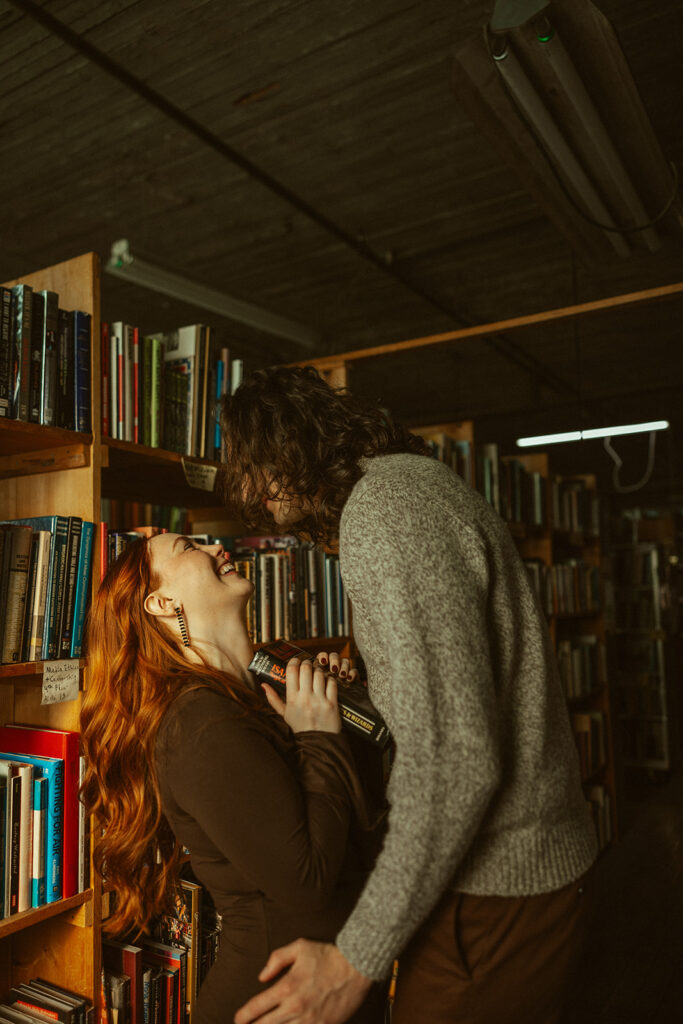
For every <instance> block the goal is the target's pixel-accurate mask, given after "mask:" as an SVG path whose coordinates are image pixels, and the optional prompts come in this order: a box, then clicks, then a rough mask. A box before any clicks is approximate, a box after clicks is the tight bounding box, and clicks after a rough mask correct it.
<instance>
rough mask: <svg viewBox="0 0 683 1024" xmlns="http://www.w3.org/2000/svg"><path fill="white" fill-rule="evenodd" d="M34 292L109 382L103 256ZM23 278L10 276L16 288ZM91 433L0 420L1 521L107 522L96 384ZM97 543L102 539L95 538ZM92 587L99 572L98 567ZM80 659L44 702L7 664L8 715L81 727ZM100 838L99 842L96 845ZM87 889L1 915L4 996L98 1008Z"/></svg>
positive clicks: (37, 667) (3, 692)
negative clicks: (58, 998)
mask: <svg viewBox="0 0 683 1024" xmlns="http://www.w3.org/2000/svg"><path fill="white" fill-rule="evenodd" d="M20 280H21V282H22V283H25V284H30V285H31V286H32V287H33V288H34V289H35V290H40V289H45V288H47V289H50V290H52V291H56V292H57V293H58V294H59V297H60V303H61V305H62V307H63V308H65V309H80V310H82V311H83V312H85V313H89V314H90V315H91V317H92V343H91V367H92V379H93V380H94V381H98V380H99V379H100V364H99V345H98V343H97V339H98V338H99V296H100V286H99V262H98V258H97V256H96V255H95V254H94V253H87V254H86V255H84V256H79V257H77V258H76V259H73V260H68V261H67V262H65V263H59V264H56V265H55V266H53V267H48V268H46V269H45V270H42V271H38V272H37V273H35V274H28V275H26V276H24V277H22V278H21V279H20ZM17 283H19V281H9V282H6V284H8V285H13V284H17ZM91 405H92V423H93V432H92V433H90V434H84V433H78V432H75V431H69V430H61V429H58V428H56V427H44V426H40V425H38V424H34V423H20V422H17V421H16V420H2V421H0V477H1V478H2V486H0V519H16V518H20V517H24V516H35V515H47V514H53V513H59V514H60V515H65V516H80V517H81V518H83V519H85V520H90V521H91V522H95V523H98V522H99V520H100V494H101V491H100V467H101V445H100V438H99V433H98V430H99V420H100V405H99V392H98V389H97V388H93V389H92V398H91ZM95 543H97V539H95ZM92 585H93V587H94V586H95V583H94V574H93V584H92ZM84 664H85V663H84V662H83V661H82V660H81V661H80V662H79V673H80V690H79V696H78V699H77V700H73V701H68V702H63V703H60V704H45V705H43V704H41V697H42V688H41V683H42V673H43V665H42V663H22V664H18V665H3V666H2V667H0V712H1V713H2V715H3V722H19V723H25V724H31V725H36V726H49V727H53V728H57V729H70V730H78V727H79V715H80V706H81V693H82V688H83V685H84V682H87V673H86V671H85V667H84ZM91 845H92V844H91ZM91 878H92V879H93V885H92V887H91V888H90V889H88V890H86V891H85V892H81V893H78V894H77V895H75V896H72V897H70V898H69V899H65V900H59V901H57V902H55V903H50V904H47V905H45V906H43V907H39V908H36V909H33V910H27V911H25V912H24V913H22V914H16V915H13V916H11V917H9V918H5V919H3V920H2V921H0V998H3V997H4V995H5V994H6V992H7V991H8V990H9V988H11V987H12V986H13V985H16V984H19V983H21V982H25V981H29V980H30V978H32V977H36V976H41V977H43V978H46V979H47V980H49V981H52V982H54V983H55V984H57V985H61V986H63V987H65V988H69V989H71V990H73V991H75V992H79V993H80V994H81V995H83V996H85V997H86V998H87V999H89V1000H91V1001H92V1002H93V1004H94V1005H97V993H98V989H99V978H100V964H101V960H100V941H99V925H100V909H101V896H100V889H99V884H98V881H97V878H96V877H95V875H94V872H92V871H91Z"/></svg>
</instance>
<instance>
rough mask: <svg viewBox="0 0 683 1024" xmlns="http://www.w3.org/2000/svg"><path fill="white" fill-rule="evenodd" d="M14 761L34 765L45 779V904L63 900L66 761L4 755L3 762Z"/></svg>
mask: <svg viewBox="0 0 683 1024" xmlns="http://www.w3.org/2000/svg"><path fill="white" fill-rule="evenodd" d="M3 758H4V759H10V760H12V761H19V762H20V763H21V764H30V765H33V767H34V769H35V775H36V778H38V779H41V778H44V779H45V780H46V784H47V792H46V794H45V829H44V836H45V872H46V885H45V899H44V901H43V902H45V903H54V902H56V900H61V898H62V828H63V805H64V762H63V761H62V759H61V758H59V757H39V756H38V755H37V754H0V760H2V759H3Z"/></svg>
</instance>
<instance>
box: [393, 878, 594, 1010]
mask: <svg viewBox="0 0 683 1024" xmlns="http://www.w3.org/2000/svg"><path fill="white" fill-rule="evenodd" d="M593 884H594V882H593V873H592V872H591V871H589V872H588V874H586V875H584V877H583V878H580V879H578V880H577V881H576V882H573V883H572V884H571V885H568V886H566V887H565V888H564V889H560V890H558V891H556V892H550V893H544V894H542V895H539V896H527V897H519V898H518V897H504V896H470V895H467V894H466V893H451V892H449V893H447V894H446V895H445V896H443V897H442V899H441V900H440V902H439V903H438V904H437V905H436V907H435V908H434V910H433V911H432V913H431V915H430V916H429V917H428V918H427V920H426V921H425V923H424V924H423V925H422V927H421V928H420V929H419V931H418V932H416V934H415V935H414V936H413V938H412V940H411V941H410V943H409V944H408V946H407V947H406V949H405V951H404V953H403V955H402V956H401V957H400V960H399V969H398V979H397V985H396V1000H395V1003H394V1006H393V1013H392V1024H558V1022H559V1021H560V1020H561V1014H562V1007H563V1004H564V999H565V993H566V992H567V990H568V986H569V985H571V984H572V981H573V979H574V976H575V975H576V973H577V968H578V966H579V964H580V960H581V954H582V949H583V944H584V938H585V936H586V933H587V931H588V927H589V925H590V918H591V910H592V905H593Z"/></svg>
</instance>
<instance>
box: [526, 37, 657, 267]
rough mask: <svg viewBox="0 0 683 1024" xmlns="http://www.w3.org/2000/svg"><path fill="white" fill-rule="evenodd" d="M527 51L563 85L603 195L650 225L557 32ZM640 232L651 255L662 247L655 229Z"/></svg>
mask: <svg viewBox="0 0 683 1024" xmlns="http://www.w3.org/2000/svg"><path fill="white" fill-rule="evenodd" d="M525 52H529V53H530V55H532V59H535V60H536V61H538V60H539V58H540V59H541V61H543V62H544V63H545V65H546V67H547V68H548V69H550V70H551V71H552V73H553V76H554V82H553V83H552V85H553V87H555V88H557V86H559V89H560V90H561V93H562V96H563V97H564V100H565V102H566V103H567V105H568V108H569V110H570V111H571V114H572V115H573V116H572V117H571V124H573V126H574V131H575V133H576V144H577V145H580V146H581V148H582V150H583V153H584V156H585V159H586V161H587V166H588V167H589V169H590V171H591V173H592V174H593V175H594V176H595V179H596V180H597V181H598V183H600V184H602V187H603V190H604V191H603V194H606V195H610V196H613V197H614V198H615V200H616V201H618V202H619V203H620V205H621V206H622V208H623V209H625V210H626V211H628V213H629V214H630V215H631V217H632V218H633V221H632V223H633V225H634V226H635V225H646V224H647V222H648V220H649V216H648V214H647V213H646V211H645V208H644V206H643V204H642V203H641V201H640V199H639V197H638V194H637V192H636V190H635V188H634V187H633V183H632V182H631V179H630V178H629V176H628V174H627V172H626V169H625V167H624V165H623V163H622V161H621V157H620V156H619V154H618V153H617V151H616V149H615V146H614V143H613V142H612V140H611V138H610V137H609V134H608V132H607V129H606V128H605V125H604V122H603V120H602V118H601V117H600V115H599V114H598V112H597V110H596V108H595V104H594V103H593V100H592V99H591V97H590V96H589V94H588V91H587V90H586V87H585V85H584V84H583V82H582V80H581V78H580V76H579V73H578V71H577V69H576V66H575V64H574V63H573V61H572V59H571V57H570V56H569V54H568V53H567V50H566V49H565V47H564V44H563V43H562V40H561V39H560V38H559V36H558V34H557V32H556V31H555V30H554V28H553V27H552V26H549V31H548V32H546V33H545V34H544V35H543V36H537V37H536V39H535V43H534V45H533V46H532V47H525ZM625 229H626V230H627V229H628V225H625ZM636 233H637V234H639V235H640V237H641V238H642V239H643V241H644V243H645V245H646V246H647V248H648V249H649V250H650V251H651V252H655V251H656V250H657V249H659V248H660V247H661V242H660V240H659V237H658V236H657V233H656V231H654V230H653V229H652V228H651V227H643V229H642V230H641V231H638V232H636Z"/></svg>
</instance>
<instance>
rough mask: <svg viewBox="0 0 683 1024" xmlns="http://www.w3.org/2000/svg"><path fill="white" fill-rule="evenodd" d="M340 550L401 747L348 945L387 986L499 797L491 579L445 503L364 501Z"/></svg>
mask: <svg viewBox="0 0 683 1024" xmlns="http://www.w3.org/2000/svg"><path fill="white" fill-rule="evenodd" d="M341 540H342V545H343V550H344V560H345V561H344V571H345V577H344V578H345V584H346V586H347V589H348V592H349V595H350V597H351V600H352V604H353V610H354V624H355V629H356V633H357V636H358V638H359V646H360V649H361V653H363V646H362V643H361V639H362V638H363V637H368V638H369V639H368V650H369V648H370V642H371V644H372V651H373V657H375V658H377V659H378V660H377V668H378V669H379V670H380V671H381V674H382V677H383V678H384V679H385V680H386V683H387V687H386V688H387V696H386V707H385V706H384V704H385V702H384V701H383V704H382V707H381V710H383V711H384V713H385V717H386V719H387V724H388V725H389V727H390V729H391V730H392V733H393V735H394V739H395V741H396V758H395V762H394V766H393V769H392V774H391V778H390V783H389V791H388V796H389V801H390V805H391V807H390V812H389V821H388V832H387V836H386V839H385V842H384V847H383V850H382V852H381V853H380V855H379V857H378V859H377V862H376V864H375V868H374V870H373V872H372V874H371V876H370V878H369V880H368V882H367V884H366V886H365V889H364V890H363V893H362V894H361V897H360V899H359V902H358V903H357V905H356V907H355V909H354V911H353V912H352V914H351V916H350V918H349V919H348V921H347V922H346V924H345V926H344V928H343V929H342V931H341V932H340V933H339V935H338V937H337V945H338V947H339V949H340V950H341V952H342V953H343V954H344V956H345V957H346V958H347V959H348V960H349V962H350V963H351V964H353V966H354V967H356V969H357V970H359V971H360V972H361V973H362V974H364V975H366V976H367V977H369V978H373V979H376V980H378V979H380V978H382V977H384V976H385V975H386V974H387V973H388V971H389V969H390V967H391V963H392V961H393V959H394V958H395V957H396V956H398V954H399V953H400V952H401V950H402V949H403V948H404V946H405V945H406V943H407V942H408V940H409V938H410V937H411V935H412V934H413V933H414V932H415V931H416V929H417V928H418V927H419V925H420V924H421V922H422V921H423V920H424V919H425V918H426V917H427V915H428V914H429V912H430V911H431V909H432V908H433V906H434V905H435V904H436V902H437V900H438V899H439V897H440V896H441V894H442V893H443V892H444V890H445V889H446V887H447V885H448V883H449V881H450V880H451V879H452V878H453V875H454V873H455V870H456V868H457V867H458V865H459V864H460V863H461V861H462V859H463V857H464V856H465V855H466V853H467V850H468V847H469V846H470V844H471V842H472V840H473V838H474V836H475V834H476V832H477V829H478V827H479V825H480V822H481V821H482V818H483V816H484V814H485V812H486V809H487V806H488V804H489V802H490V800H491V798H492V795H493V793H494V792H495V790H496V788H497V786H498V782H499V778H500V755H499V749H498V734H497V722H496V705H495V698H494V682H493V674H492V669H491V663H490V655H489V644H488V642H487V622H486V607H487V591H488V571H489V570H488V565H487V560H486V556H485V550H484V547H483V542H482V541H481V539H480V538H479V537H478V536H477V534H476V533H475V532H474V531H472V530H471V529H470V528H469V527H468V526H466V525H464V524H462V523H459V522H458V521H457V518H456V517H455V516H454V514H453V511H452V510H451V509H450V508H449V507H448V506H447V505H446V504H445V503H439V502H431V503H430V504H429V506H428V507H425V506H424V505H421V506H417V505H409V504H407V505H405V506H403V505H402V506H401V507H400V509H399V510H398V511H396V509H395V508H394V507H392V511H391V515H387V514H386V511H384V512H383V513H381V512H380V511H379V510H378V503H377V502H376V501H374V500H367V501H366V500H364V498H363V497H361V498H360V500H358V501H356V502H355V505H354V509H353V514H352V515H350V516H348V517H347V518H346V519H345V521H343V524H342V534H341ZM370 638H371V641H370ZM369 683H370V687H371V696H372V695H373V694H372V677H371V676H370V678H369Z"/></svg>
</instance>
